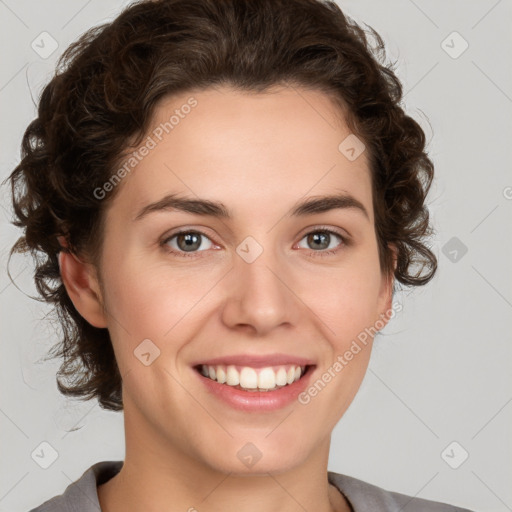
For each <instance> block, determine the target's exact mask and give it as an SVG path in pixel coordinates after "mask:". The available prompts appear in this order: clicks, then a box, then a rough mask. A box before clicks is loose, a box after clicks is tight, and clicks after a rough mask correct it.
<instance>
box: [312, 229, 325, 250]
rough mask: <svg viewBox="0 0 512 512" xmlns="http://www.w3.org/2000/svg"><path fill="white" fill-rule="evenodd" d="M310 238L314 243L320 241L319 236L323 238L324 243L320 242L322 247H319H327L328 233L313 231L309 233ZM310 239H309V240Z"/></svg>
mask: <svg viewBox="0 0 512 512" xmlns="http://www.w3.org/2000/svg"><path fill="white" fill-rule="evenodd" d="M310 238H312V240H313V241H314V242H315V243H316V242H319V241H320V242H321V240H320V239H321V238H323V241H324V243H323V244H321V245H323V246H322V247H320V248H321V249H325V248H327V247H329V242H328V238H329V234H328V233H325V232H319V233H313V234H312V235H310ZM310 241H311V240H310ZM326 241H327V243H325V242H326Z"/></svg>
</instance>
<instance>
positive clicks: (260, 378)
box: [196, 364, 308, 392]
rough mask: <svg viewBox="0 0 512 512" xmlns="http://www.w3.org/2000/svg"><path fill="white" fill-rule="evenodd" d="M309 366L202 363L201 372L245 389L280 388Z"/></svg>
mask: <svg viewBox="0 0 512 512" xmlns="http://www.w3.org/2000/svg"><path fill="white" fill-rule="evenodd" d="M307 368H308V366H298V365H293V364H290V365H279V366H268V367H264V368H252V367H250V366H243V367H241V366H236V365H227V366H225V365H214V366H213V365H206V364H203V365H200V366H198V367H196V369H197V370H198V371H199V372H201V374H202V375H203V376H205V377H207V378H209V379H211V380H214V381H216V382H218V383H219V384H225V385H227V386H232V387H234V388H235V389H240V390H244V391H249V392H250V391H272V390H278V389H280V388H283V387H285V386H288V385H290V384H293V383H294V382H296V381H298V380H299V379H300V378H301V377H302V376H303V375H304V374H305V373H306V369H307Z"/></svg>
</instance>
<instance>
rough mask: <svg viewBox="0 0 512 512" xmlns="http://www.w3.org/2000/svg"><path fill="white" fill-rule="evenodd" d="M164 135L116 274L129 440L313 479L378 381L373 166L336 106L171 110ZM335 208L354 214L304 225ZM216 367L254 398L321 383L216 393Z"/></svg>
mask: <svg viewBox="0 0 512 512" xmlns="http://www.w3.org/2000/svg"><path fill="white" fill-rule="evenodd" d="M191 98H193V99H191ZM186 105H188V106H186ZM172 115H174V116H175V117H174V118H172V120H171V121H169V119H170V118H171V116H172ZM165 123H167V124H165ZM167 132H168V133H167ZM147 135H149V136H150V137H151V140H150V139H144V140H143V142H142V143H141V145H140V146H139V148H141V147H142V146H143V145H145V144H146V147H147V148H148V149H147V150H143V149H142V150H141V149H139V150H138V151H137V161H138V163H137V165H136V166H135V167H133V169H131V168H130V167H129V166H127V167H125V173H123V172H120V173H119V174H118V176H120V177H121V178H122V180H121V182H120V184H118V185H117V186H119V187H121V189H120V190H119V191H118V192H119V194H118V195H117V196H116V197H115V199H114V200H113V202H112V203H111V205H109V208H108V210H107V213H106V224H105V233H104V245H103V252H102V257H101V267H100V268H101V277H102V285H103V293H104V296H103V301H104V303H105V306H106V310H107V315H106V320H105V321H106V324H107V325H108V328H109V331H110V334H111V338H112V342H113V346H114V350H115V355H116V358H117V362H118V365H119V368H120V372H121V375H122V377H123V400H124V408H125V418H126V422H127V423H126V426H127V436H132V437H136V438H137V439H138V440H139V442H140V444H139V445H137V446H138V447H139V448H140V449H144V450H146V453H148V454H150V453H154V452H155V451H156V450H160V451H162V450H164V452H163V453H165V449H166V447H169V448H172V450H179V451H180V452H182V453H183V454H185V455H187V456H190V457H192V458H193V459H194V460H196V461H200V462H201V463H203V464H205V465H207V466H209V467H211V468H215V469H218V470H222V471H224V472H235V473H247V472H255V473H260V472H261V473H263V472H268V471H281V470H283V471H284V470H286V469H287V468H288V469H289V468H292V467H294V466H297V465H299V464H301V463H302V462H304V461H306V460H307V458H308V457H309V456H311V455H312V454H313V453H314V451H315V450H318V449H319V447H320V446H322V447H325V446H326V444H325V443H326V442H328V439H329V436H330V434H331V431H332V430H333V428H334V426H335V424H336V423H337V422H338V420H339V419H340V418H341V416H342V415H343V413H344V412H345V410H346V409H347V407H348V406H349V404H350V403H351V401H352V400H353V398H354V396H355V394H356V392H357V390H358V388H359V386H360V384H361V381H362V379H363V376H364V374H365V371H366V368H367V364H368V360H369V357H370V351H371V341H372V340H371V336H369V337H368V336H367V335H366V336H364V335H363V336H361V334H362V333H364V332H365V329H366V330H367V331H366V332H368V329H371V328H373V327H374V326H377V327H376V328H377V329H379V328H382V327H383V325H384V322H382V321H380V320H381V319H382V315H384V314H386V313H387V314H389V309H390V307H391V293H392V290H391V283H390V282H388V281H387V280H386V279H385V276H384V275H382V274H381V271H380V268H379V258H378V250H377V241H376V235H375V230H374V213H373V209H372V195H371V181H370V171H369V167H368V160H367V154H366V152H365V151H363V152H362V153H361V154H360V155H359V156H358V153H359V152H360V151H361V149H362V148H361V146H359V145H357V140H355V139H353V138H349V139H347V140H346V141H345V139H346V137H348V136H349V135H350V132H349V130H348V128H347V127H346V125H345V123H344V122H342V121H341V120H339V114H338V113H337V111H336V110H335V107H334V105H333V104H331V102H330V100H329V99H328V97H327V96H325V95H324V94H323V93H320V92H313V91H307V90H305V89H294V88H280V89H274V90H273V92H272V93H267V94H252V93H242V92H235V91H234V90H233V89H230V88H226V87H224V88H221V89H208V90H203V91H199V92H197V93H196V92H194V93H187V94H182V95H180V96H175V97H173V98H167V99H165V101H163V102H162V103H161V104H160V105H159V106H158V109H157V111H156V114H155V118H154V122H153V124H152V126H151V129H150V132H148V134H147ZM352 137H353V136H352ZM343 141H345V142H343ZM342 143H343V144H342ZM340 144H341V146H340ZM351 148H352V149H351ZM133 163H134V161H132V164H133ZM127 169H130V170H129V171H127ZM123 174H126V176H124V177H123ZM106 188H108V185H107V187H106ZM171 196H172V197H173V198H174V199H176V198H179V199H181V200H187V201H196V202H197V203H195V205H194V204H192V206H193V207H194V208H193V209H194V210H195V213H194V212H191V211H184V210H182V209H180V208H178V206H179V205H177V204H176V203H174V206H172V204H171V202H170V199H171ZM322 196H346V197H348V198H352V199H351V201H350V200H346V201H345V202H343V201H338V202H337V203H335V202H334V201H333V202H331V203H329V204H328V202H327V201H321V202H320V207H318V205H317V208H309V209H308V208H306V207H303V208H301V209H299V211H295V212H294V210H296V209H297V208H298V207H299V205H301V204H303V203H304V202H306V201H310V200H313V199H318V198H320V197H322ZM166 201H167V202H166ZM201 201H209V202H211V203H215V204H217V205H221V206H222V208H223V209H224V210H225V211H226V212H227V213H228V214H229V216H219V215H218V213H219V212H218V210H220V208H219V207H215V208H212V207H206V206H204V205H203V206H201V204H200V203H199V202H201ZM149 205H152V206H149ZM322 205H323V206H324V208H322ZM189 209H190V208H189ZM322 209H323V210H325V211H322ZM178 232H182V234H181V235H176V234H177V233H178ZM371 332H372V333H373V332H375V331H371ZM362 338H366V343H362V342H361V339H362ZM358 340H359V341H358ZM354 341H355V342H356V344H357V346H359V350H357V349H356V348H355V346H354ZM347 352H348V353H350V354H348V353H347ZM276 355H280V357H281V359H278V358H277V356H276ZM235 356H247V357H250V356H264V357H266V358H268V359H267V360H260V361H256V360H253V361H250V360H249V359H247V360H245V361H244V360H243V359H236V357H235ZM232 357H235V359H231V360H228V358H232ZM214 359H216V360H217V362H218V363H219V364H220V365H221V371H220V372H219V371H218V368H219V367H218V366H217V365H213V366H214V368H215V369H216V376H218V374H219V373H220V374H221V376H220V380H222V368H223V366H224V367H225V371H226V372H227V373H228V374H229V375H230V376H226V378H230V379H234V380H230V382H231V383H234V382H236V376H237V375H238V373H235V372H234V371H233V369H228V368H227V366H229V365H233V366H234V369H235V370H237V369H238V370H240V373H241V374H243V381H244V383H245V384H246V385H250V384H249V383H250V382H251V379H253V378H254V376H255V375H256V379H258V378H261V380H260V381H257V380H256V381H254V382H258V384H260V383H261V384H262V385H263V386H272V379H274V380H275V379H276V378H277V380H278V382H283V381H282V380H281V379H283V375H284V374H283V371H280V368H281V367H284V372H286V378H289V374H290V368H291V367H292V366H291V365H293V364H294V361H295V364H296V365H297V366H302V365H303V364H304V363H306V362H307V363H309V364H308V366H311V368H309V369H308V371H307V373H306V374H305V375H304V377H302V378H301V379H300V380H299V381H298V382H296V383H295V384H293V389H292V386H290V387H289V388H288V385H287V386H284V387H283V388H280V390H279V391H277V390H274V391H271V390H270V391H266V392H260V393H257V392H254V391H251V392H249V391H244V390H238V389H236V390H235V389H234V387H233V386H229V385H228V384H227V383H224V384H221V383H218V382H213V381H212V380H211V379H209V378H207V377H205V376H203V375H201V374H200V372H199V371H198V370H197V369H196V365H198V364H200V363H204V362H208V361H212V360H214ZM301 360H302V361H301ZM223 362H225V363H226V364H224V365H223V366H222V363H223ZM336 362H338V364H336ZM228 363H229V364H228ZM273 363H275V364H273ZM243 367H247V368H245V369H242V368H243ZM263 367H272V369H273V370H274V372H272V371H269V370H265V371H264V372H263V374H264V376H260V377H258V376H259V375H260V373H261V369H262V368H263ZM340 367H341V368H340ZM294 371H295V370H293V369H292V370H291V374H292V376H293V373H294ZM326 375H327V376H326ZM322 376H323V377H322ZM329 376H330V378H329ZM267 378H268V379H269V380H266V379H267ZM246 379H247V380H246ZM318 381H320V384H318ZM287 382H288V381H287ZM315 382H317V385H316V388H315ZM253 385H254V384H252V385H250V387H251V388H252V386H253ZM313 388H315V389H316V392H315V389H313ZM290 390H291V391H290ZM273 394H275V395H274V396H273ZM248 443H252V444H248Z"/></svg>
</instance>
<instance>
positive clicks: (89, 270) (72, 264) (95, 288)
mask: <svg viewBox="0 0 512 512" xmlns="http://www.w3.org/2000/svg"><path fill="white" fill-rule="evenodd" d="M59 242H60V244H61V245H62V246H64V247H66V246H67V244H66V243H65V240H64V238H63V237H59ZM59 267H60V275H61V279H62V282H63V284H64V286H65V287H66V291H67V292H68V295H69V298H70V299H71V301H72V302H73V304H74V306H75V308H76V310H77V311H78V312H79V313H80V315H82V317H83V318H84V319H85V320H87V321H88V322H89V323H90V324H91V325H93V326H94V327H107V322H106V316H105V313H104V311H103V298H102V296H101V289H100V286H99V281H98V277H97V274H96V269H95V268H94V266H93V265H92V264H90V263H85V262H83V261H82V260H81V259H80V258H78V257H77V256H75V255H74V254H73V253H71V252H64V251H60V253H59Z"/></svg>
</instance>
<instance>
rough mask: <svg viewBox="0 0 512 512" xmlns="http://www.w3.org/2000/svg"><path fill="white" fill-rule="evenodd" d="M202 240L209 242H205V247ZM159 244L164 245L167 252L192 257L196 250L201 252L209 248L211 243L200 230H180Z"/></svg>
mask: <svg viewBox="0 0 512 512" xmlns="http://www.w3.org/2000/svg"><path fill="white" fill-rule="evenodd" d="M203 240H208V242H209V244H208V243H207V244H206V247H205V244H204V243H203ZM161 245H162V246H165V248H166V249H167V250H168V251H169V252H171V253H173V254H176V255H177V256H185V257H187V256H190V257H193V256H194V253H196V252H203V251H204V250H205V249H211V247H212V246H213V243H212V241H211V240H210V239H209V238H208V237H207V236H206V235H205V234H204V233H201V232H200V231H180V232H178V233H174V234H173V235H171V236H169V237H167V238H166V239H165V240H163V241H162V242H161ZM199 249H201V250H199ZM187 253H192V254H187Z"/></svg>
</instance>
